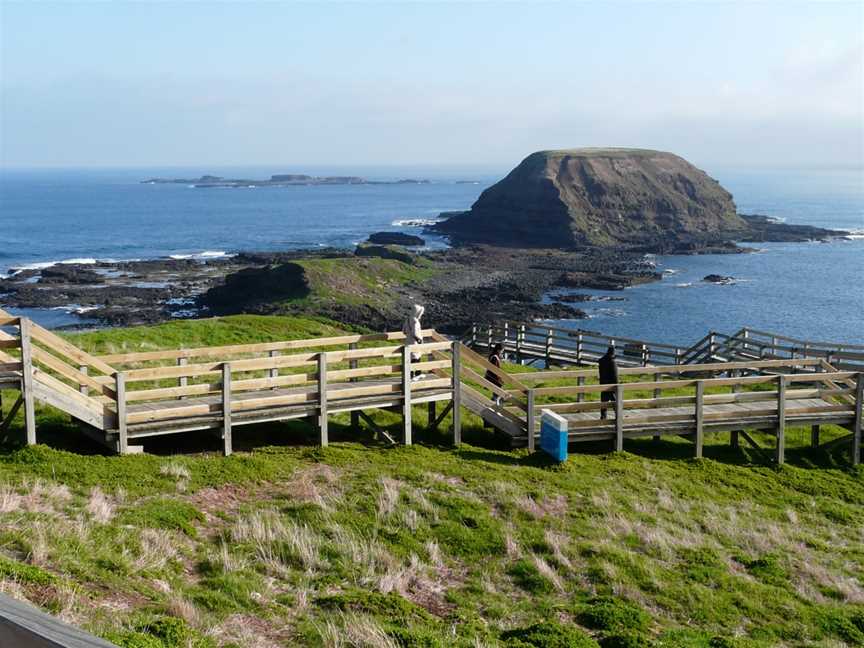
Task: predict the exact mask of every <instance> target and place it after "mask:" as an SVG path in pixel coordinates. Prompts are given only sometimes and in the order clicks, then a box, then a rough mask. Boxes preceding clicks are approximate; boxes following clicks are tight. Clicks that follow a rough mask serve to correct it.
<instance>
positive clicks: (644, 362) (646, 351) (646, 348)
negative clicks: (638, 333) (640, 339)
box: [642, 344, 648, 367]
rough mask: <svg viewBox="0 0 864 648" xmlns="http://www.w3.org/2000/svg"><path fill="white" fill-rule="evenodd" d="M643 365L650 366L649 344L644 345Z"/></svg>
mask: <svg viewBox="0 0 864 648" xmlns="http://www.w3.org/2000/svg"><path fill="white" fill-rule="evenodd" d="M642 366H643V367H647V366H648V345H647V344H643V345H642Z"/></svg>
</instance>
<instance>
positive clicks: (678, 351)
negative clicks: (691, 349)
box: [675, 347, 681, 365]
mask: <svg viewBox="0 0 864 648" xmlns="http://www.w3.org/2000/svg"><path fill="white" fill-rule="evenodd" d="M675 364H676V365H680V364H681V349H679V348H677V347H676V348H675Z"/></svg>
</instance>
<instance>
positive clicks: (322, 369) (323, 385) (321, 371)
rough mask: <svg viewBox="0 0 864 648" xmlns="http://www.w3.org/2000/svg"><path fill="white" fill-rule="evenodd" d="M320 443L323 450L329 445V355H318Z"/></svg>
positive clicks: (322, 353) (321, 353)
mask: <svg viewBox="0 0 864 648" xmlns="http://www.w3.org/2000/svg"><path fill="white" fill-rule="evenodd" d="M318 443H319V445H321V447H322V448H323V447H324V446H326V445H327V444H328V443H329V438H328V430H327V353H326V352H325V351H321V352H320V353H319V354H318Z"/></svg>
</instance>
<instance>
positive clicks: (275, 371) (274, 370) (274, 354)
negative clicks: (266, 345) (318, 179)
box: [267, 350, 279, 389]
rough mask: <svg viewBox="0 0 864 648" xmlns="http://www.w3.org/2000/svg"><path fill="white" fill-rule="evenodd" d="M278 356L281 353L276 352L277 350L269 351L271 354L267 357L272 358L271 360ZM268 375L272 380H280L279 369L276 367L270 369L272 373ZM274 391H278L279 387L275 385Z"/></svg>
mask: <svg viewBox="0 0 864 648" xmlns="http://www.w3.org/2000/svg"><path fill="white" fill-rule="evenodd" d="M278 355H279V352H278V351H276V350H273V351H269V352H268V353H267V356H268V357H270V358H275V357H277V356H278ZM268 375H269V377H270V378H278V377H279V369H277V368H276V367H272V368H271V369H270V371H269V372H268ZM272 389H278V387H276V386H275V385H274V386H273V387H272Z"/></svg>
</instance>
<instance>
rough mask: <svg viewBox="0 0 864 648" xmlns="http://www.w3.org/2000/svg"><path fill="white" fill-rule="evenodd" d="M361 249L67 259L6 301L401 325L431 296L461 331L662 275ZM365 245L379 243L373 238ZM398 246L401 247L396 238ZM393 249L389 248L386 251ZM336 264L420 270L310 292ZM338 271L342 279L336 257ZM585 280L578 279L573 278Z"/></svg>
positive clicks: (515, 257)
mask: <svg viewBox="0 0 864 648" xmlns="http://www.w3.org/2000/svg"><path fill="white" fill-rule="evenodd" d="M363 247H364V246H361V250H358V252H357V253H355V252H353V251H350V250H337V249H327V250H315V251H296V252H280V253H254V252H244V253H240V254H237V255H235V256H232V257H228V258H219V259H208V260H193V259H179V260H178V259H154V260H149V261H127V262H97V263H93V264H74V263H70V264H58V265H54V266H51V267H49V268H41V269H25V270H19V271H17V272H14V273H13V274H10V275H9V276H6V277H3V278H0V302H2V303H3V304H4V305H6V306H8V307H11V308H22V309H47V308H66V309H68V310H70V311H72V312H78V313H80V314H81V315H82V316H84V315H86V317H87V319H88V320H95V321H97V322H99V325H102V326H130V325H136V324H152V323H157V322H163V321H167V320H171V319H178V318H181V319H182V318H190V317H206V316H209V315H226V314H236V313H241V312H252V313H280V312H281V313H295V314H297V313H303V314H307V315H316V316H322V317H328V318H332V319H335V320H338V321H340V322H343V323H345V324H350V325H357V326H363V327H367V328H371V329H383V328H393V327H398V326H399V324H400V322H401V319H402V314H403V313H404V312H405V310H404V309H405V308H407V305H408V304H410V303H412V302H415V301H416V302H421V303H424V304H425V305H426V307H427V310H426V312H427V316H426V318H427V321H428V323H429V324H430V325H432V326H439V327H442V328H446V329H448V330H459V329H462V328H464V327H467V326H469V325H470V324H471V322H474V321H483V322H485V321H492V320H496V319H516V320H524V319H531V318H555V319H579V318H582V317H584V316H585V315H584V313H583V312H582V311H581V310H580V309H579V308H578V307H576V306H575V305H573V304H571V303H564V300H559V301H554V302H552V303H542V302H543V296H544V295H545V294H546V293H548V292H549V291H551V290H554V289H555V288H557V287H561V288H566V287H569V286H573V285H580V286H583V287H604V288H607V287H609V286H610V285H614V286H615V287H618V288H623V287H625V286H628V285H634V284H637V283H641V282H644V281H656V280H659V279H660V278H661V276H660V275H659V274H657V273H655V272H653V270H652V269H651V268H650V266H648V265H646V264H645V263H644V261H643V259H642V256H641V255H626V256H625V257H623V258H622V256H621V255H620V254H613V253H607V252H601V251H591V252H584V253H571V252H561V251H558V250H532V251H519V250H512V249H501V248H494V247H487V246H470V247H462V248H453V249H448V250H439V251H431V252H424V253H423V254H422V255H416V254H412V253H409V252H407V251H405V250H404V249H402V250H401V251H399V253H400V255H403V257H402V258H399V259H398V260H394V259H393V258H392V257H391V258H387V257H388V256H389V255H387V254H375V255H373V256H359V255H360V254H363V255H365V254H366V253H365V252H362V248H363ZM365 247H367V248H369V247H372V246H365ZM391 247H392V246H391ZM384 249H385V250H387V249H390V248H384ZM331 262H337V263H338V262H344V263H352V264H356V263H362V264H364V265H363V266H362V267H363V268H366V269H367V270H370V271H374V270H375V269H376V267H377V266H380V265H382V264H388V263H389V264H394V263H395V264H397V266H398V267H405V268H406V269H407V271H408V272H409V273H410V272H411V271H412V270H411V269H416V271H417V273H418V275H422V276H418V278H417V279H411V278H410V277H409V280H407V281H397V282H394V283H392V285H388V287H387V288H388V290H387V292H388V294H389V295H390V297H391V299H387V300H379V301H380V303H376V304H374V305H372V304H369V303H365V304H364V303H349V301H348V300H340V299H334V300H329V301H328V300H310V299H309V298H308V296H309V294H310V292H313V288H310V287H309V286H307V285H306V284H305V283H304V282H306V281H307V280H306V279H305V278H304V277H303V276H302V274H303V273H302V271H301V270H298V269H300V268H302V267H303V266H309V265H310V264H312V267H314V264H316V263H318V264H323V263H331ZM334 268H337V269H336V270H334V271H333V273H332V274H333V276H332V277H330V279H334V280H338V279H339V275H340V274H341V273H340V272H339V271H338V266H334ZM577 275H578V276H579V277H583V278H585V281H582V280H581V279H580V281H579V282H577V283H576V284H574V276H577Z"/></svg>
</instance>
